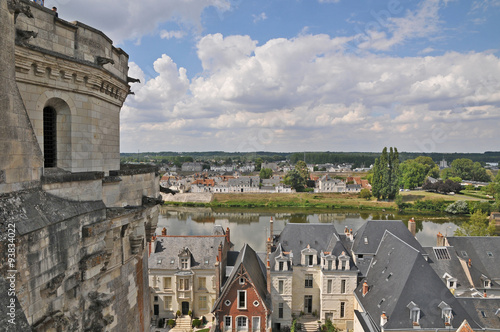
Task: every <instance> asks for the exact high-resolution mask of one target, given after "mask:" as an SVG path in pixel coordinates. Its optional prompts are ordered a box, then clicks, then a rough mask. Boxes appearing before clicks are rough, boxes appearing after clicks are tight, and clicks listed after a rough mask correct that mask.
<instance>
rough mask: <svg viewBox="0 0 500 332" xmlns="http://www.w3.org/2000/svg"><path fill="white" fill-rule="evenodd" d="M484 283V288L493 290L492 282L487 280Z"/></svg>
mask: <svg viewBox="0 0 500 332" xmlns="http://www.w3.org/2000/svg"><path fill="white" fill-rule="evenodd" d="M483 282H484V288H491V280H488V279H486V280H484V281H483Z"/></svg>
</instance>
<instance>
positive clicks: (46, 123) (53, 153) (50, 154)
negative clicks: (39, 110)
mask: <svg viewBox="0 0 500 332" xmlns="http://www.w3.org/2000/svg"><path fill="white" fill-rule="evenodd" d="M56 119H57V113H56V110H55V109H54V108H52V107H45V108H44V109H43V157H44V160H45V162H44V166H45V167H46V168H48V167H56V166H57V165H56V159H57V135H56V133H57V123H56Z"/></svg>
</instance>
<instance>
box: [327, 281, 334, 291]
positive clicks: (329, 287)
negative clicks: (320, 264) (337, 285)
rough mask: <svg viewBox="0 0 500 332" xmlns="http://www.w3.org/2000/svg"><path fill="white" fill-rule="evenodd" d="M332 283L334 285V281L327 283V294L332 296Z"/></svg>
mask: <svg viewBox="0 0 500 332" xmlns="http://www.w3.org/2000/svg"><path fill="white" fill-rule="evenodd" d="M332 283H333V280H332V279H328V280H327V281H326V293H327V294H331V293H332Z"/></svg>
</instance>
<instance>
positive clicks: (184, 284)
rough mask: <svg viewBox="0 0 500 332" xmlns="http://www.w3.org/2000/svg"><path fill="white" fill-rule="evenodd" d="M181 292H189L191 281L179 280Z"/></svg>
mask: <svg viewBox="0 0 500 332" xmlns="http://www.w3.org/2000/svg"><path fill="white" fill-rule="evenodd" d="M179 290H189V279H179Z"/></svg>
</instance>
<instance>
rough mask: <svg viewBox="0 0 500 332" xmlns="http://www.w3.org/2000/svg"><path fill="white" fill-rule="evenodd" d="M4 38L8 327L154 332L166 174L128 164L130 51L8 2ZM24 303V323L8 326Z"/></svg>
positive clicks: (0, 86)
mask: <svg viewBox="0 0 500 332" xmlns="http://www.w3.org/2000/svg"><path fill="white" fill-rule="evenodd" d="M0 33H1V34H2V39H1V41H0V43H1V44H0V62H1V66H0V77H1V78H2V81H1V82H0V98H1V99H0V107H1V108H0V145H1V148H0V221H1V223H0V234H1V238H0V252H2V253H7V252H9V253H11V252H12V257H14V260H11V261H9V260H8V256H7V255H2V257H0V285H1V286H2V289H4V288H3V287H4V285H5V280H6V279H5V278H6V277H7V276H9V277H11V276H14V278H15V281H13V282H11V281H9V282H8V285H9V286H10V285H15V287H14V288H15V293H14V294H13V295H8V296H7V294H4V293H2V294H1V295H0V304H1V307H2V309H1V310H0V314H1V317H2V320H0V322H1V323H2V327H6V330H7V331H28V330H30V329H32V330H35V331H148V330H149V324H150V300H149V291H148V289H149V288H148V276H147V272H148V263H147V250H146V248H147V239H149V238H151V235H152V233H153V230H154V229H155V227H156V223H157V220H158V207H157V206H156V204H157V197H158V196H159V186H158V183H159V177H158V174H157V172H156V170H155V169H152V168H146V169H120V164H119V112H120V107H121V106H122V104H123V102H124V100H125V98H126V96H127V94H128V92H129V86H128V84H127V70H128V56H127V54H126V53H124V52H123V51H122V50H120V49H117V48H114V47H113V45H112V42H111V40H109V38H107V37H106V36H105V35H104V34H103V33H102V32H100V31H98V30H95V29H93V28H91V27H88V26H86V25H84V24H82V23H79V22H73V23H70V22H66V21H64V20H61V19H59V18H56V17H55V16H54V13H53V12H52V11H50V10H49V9H46V8H43V7H41V6H38V5H36V4H35V3H33V2H30V1H24V0H8V1H1V2H0ZM35 36H36V38H32V37H35ZM49 138H50V139H49ZM48 146H50V149H48V148H47V147H48ZM9 229H13V230H15V232H11V233H12V237H11V238H9V237H8V236H6V234H8V231H9ZM9 234H10V233H9ZM11 240H12V241H11ZM8 250H9V251H8ZM10 258H11V257H10ZM8 271H10V272H9V273H8ZM12 271H14V272H12ZM9 280H10V279H9ZM9 294H10V293H9ZM12 300H13V301H14V303H15V304H16V322H19V324H17V325H9V324H10V323H8V322H6V323H5V324H4V321H3V318H4V317H7V315H6V312H5V310H6V308H7V306H6V305H5V304H6V302H5V301H12ZM27 325H29V327H27Z"/></svg>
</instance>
